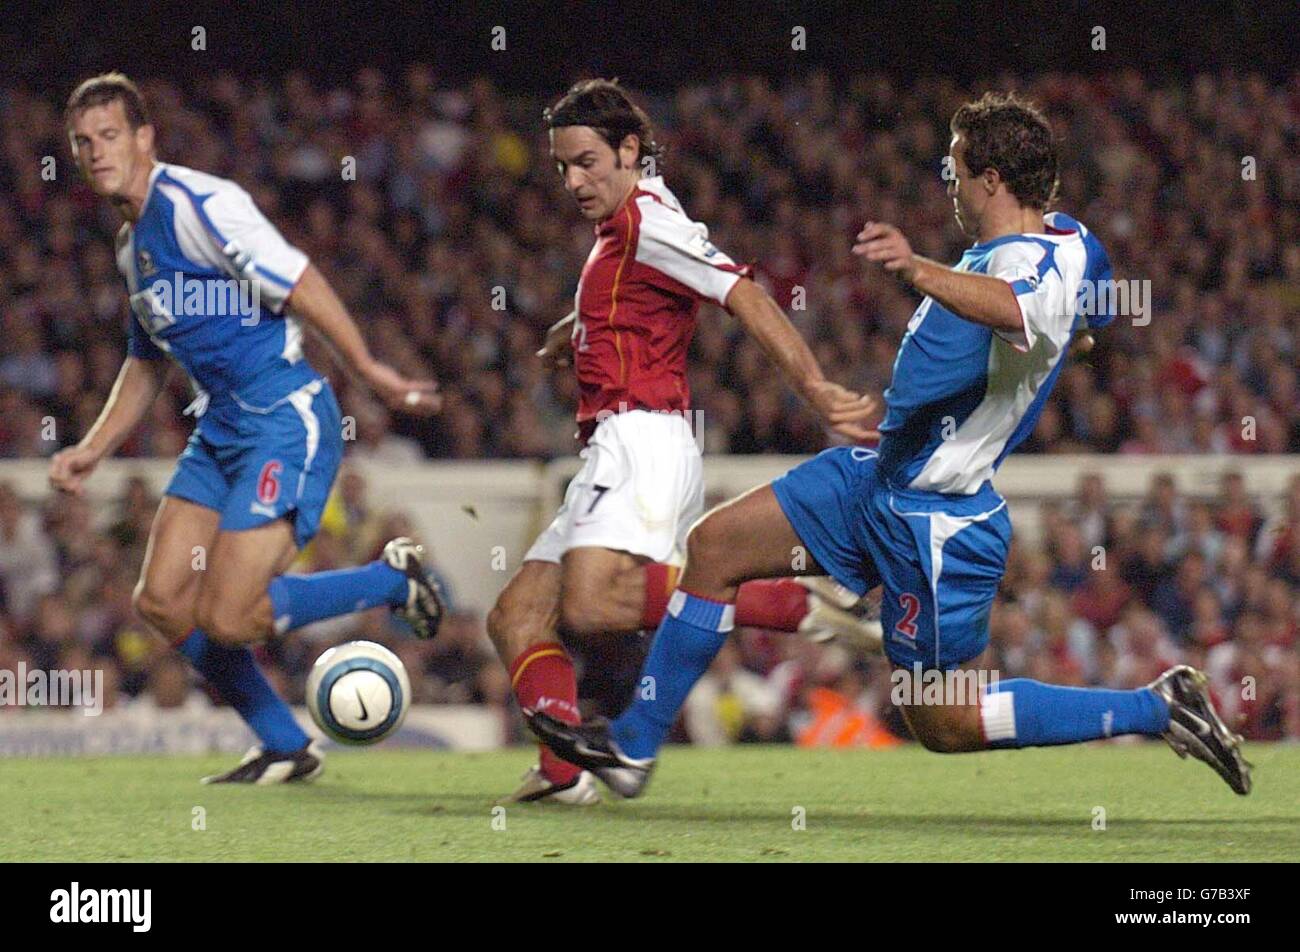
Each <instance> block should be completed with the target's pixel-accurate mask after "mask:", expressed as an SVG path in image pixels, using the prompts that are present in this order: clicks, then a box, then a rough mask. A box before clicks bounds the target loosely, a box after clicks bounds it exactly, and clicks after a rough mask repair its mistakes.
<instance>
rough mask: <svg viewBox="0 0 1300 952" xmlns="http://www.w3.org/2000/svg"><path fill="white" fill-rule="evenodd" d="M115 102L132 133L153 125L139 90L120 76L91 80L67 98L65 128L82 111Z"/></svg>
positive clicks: (104, 74) (108, 74) (112, 74)
mask: <svg viewBox="0 0 1300 952" xmlns="http://www.w3.org/2000/svg"><path fill="white" fill-rule="evenodd" d="M114 101H120V102H121V103H122V108H123V109H124V110H125V111H126V121H127V122H128V123H130V125H131V131H133V132H134V131H135V130H136V129H139V128H140V127H141V126H147V125H150V122H149V110H148V109H146V108H145V105H144V97H143V96H141V95H140V89H139V87H138V86H136V84H135V83H133V82H131V80H129V79H127V78H126V76H125V75H123V74H122V73H118V72H112V73H101V74H100V75H98V76H92V77H90V79H87V80H85V81H83V82H82V83H81V84H80V85H79V86H78V87H77V88H76V89H74V90H73V91H72V95H71V96H69V97H68V105H67V108H66V109H64V110H63V122H64V125H66V126H69V127H70V126H71V125H72V120H73V118H74V117H75V116H76V115H77V113H79V112H81V111H82V110H85V109H91V108H93V107H95V106H105V105H107V104H108V103H111V102H114Z"/></svg>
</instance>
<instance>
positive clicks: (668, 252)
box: [488, 79, 876, 804]
mask: <svg viewBox="0 0 1300 952" xmlns="http://www.w3.org/2000/svg"><path fill="white" fill-rule="evenodd" d="M545 120H546V122H547V125H548V126H549V130H550V138H551V154H552V156H553V157H554V159H555V163H556V167H557V168H558V170H559V173H560V175H561V176H562V177H563V179H564V187H565V189H566V190H567V191H568V192H569V194H570V195H572V196H573V198H574V200H575V201H576V202H577V203H578V207H579V209H580V210H581V211H582V214H583V215H584V216H585V217H586V218H587V219H588V220H590V221H592V222H594V223H595V234H596V241H595V244H594V245H593V246H592V249H591V253H590V255H589V256H588V258H587V262H586V264H585V265H584V267H583V269H582V276H581V279H580V281H579V284H578V291H577V295H576V302H575V303H576V307H575V309H574V311H573V313H572V314H570V315H569V316H568V317H567V318H565V319H564V320H563V321H560V322H559V323H558V324H556V325H555V326H554V327H553V328H551V331H550V332H549V333H548V335H547V342H546V345H545V346H544V347H543V349H542V351H541V355H542V356H543V357H551V358H555V359H559V360H566V359H571V360H572V362H573V364H574V367H575V370H576V372H577V376H578V385H579V390H580V402H579V407H578V427H579V438H580V439H581V441H582V443H583V445H584V448H583V450H582V451H581V454H580V455H581V456H582V458H583V460H584V461H585V462H584V465H583V467H582V470H581V471H580V472H579V473H578V475H577V476H576V477H575V478H574V479H573V481H572V482H571V483H570V484H569V487H568V490H567V491H566V493H565V497H564V502H563V505H562V506H561V507H560V510H559V512H558V513H557V515H556V517H555V520H554V521H553V522H552V523H551V525H550V527H549V528H547V529H546V530H545V531H544V532H543V533H542V534H541V536H540V537H539V538H538V539H537V541H536V542H535V543H534V545H533V546H532V548H531V549H529V551H528V553H527V554H526V555H525V557H524V563H523V565H522V566H521V567H520V569H519V571H518V572H517V573H516V574H515V576H514V577H513V578H512V579H511V581H510V583H509V584H508V585H507V586H506V588H505V590H504V591H502V593H501V595H500V597H499V598H498V599H497V603H496V605H495V606H494V607H493V609H492V611H491V613H490V615H489V616H488V632H489V634H490V635H491V637H492V640H493V642H494V644H495V645H496V648H497V651H498V652H499V653H500V655H501V659H502V661H503V662H504V663H505V664H506V666H507V667H508V669H509V672H510V676H511V685H512V688H513V690H514V692H515V696H516V698H517V700H518V701H519V704H520V707H521V708H525V709H529V710H537V711H545V712H547V713H549V714H551V715H552V716H553V717H556V718H559V719H561V720H565V721H568V722H570V723H577V722H578V720H579V714H578V707H577V687H576V683H575V678H574V668H573V662H572V660H571V659H570V657H569V654H568V652H567V651H566V649H565V648H564V646H563V645H562V644H561V643H560V642H559V640H558V632H559V631H560V630H561V629H563V630H564V631H565V632H566V634H567V635H568V636H569V637H570V638H571V639H575V640H576V641H577V642H579V643H583V642H590V643H594V644H597V645H599V644H601V643H602V642H604V643H608V639H609V638H610V637H611V636H612V635H613V636H617V635H624V634H626V633H629V632H636V631H638V630H640V629H643V628H645V629H653V628H654V627H656V626H657V625H658V623H659V621H660V619H661V618H662V617H663V615H664V612H665V611H666V609H667V606H668V599H669V596H670V594H671V593H672V591H673V589H674V587H675V584H676V574H677V570H676V567H675V566H673V565H670V564H668V560H669V559H671V558H673V556H674V554H675V553H678V552H680V551H684V549H683V548H682V543H683V541H684V539H685V536H686V532H687V530H688V529H689V528H690V526H691V524H692V523H693V522H694V521H695V520H696V519H697V518H698V517H699V516H700V515H701V514H702V511H703V504H704V487H703V479H702V474H701V459H700V450H699V447H698V446H697V444H696V442H695V439H694V436H693V432H692V428H691V426H690V423H689V422H688V419H687V415H688V414H689V412H690V393H689V388H688V386H687V381H686V354H687V349H688V347H689V345H690V341H691V336H692V334H693V333H694V329H695V317H696V312H697V311H698V310H699V306H700V303H701V302H702V301H704V300H710V301H714V302H716V303H718V304H720V305H722V306H723V307H725V308H726V309H727V310H728V311H729V312H730V313H731V314H732V315H733V316H735V317H736V319H737V320H739V321H740V323H741V324H742V325H743V326H744V328H745V330H746V331H747V332H748V333H750V334H751V335H753V337H754V338H755V339H756V340H757V341H758V342H759V344H760V345H761V346H762V347H763V349H764V351H765V352H766V353H767V355H768V356H769V357H770V358H771V360H772V361H773V362H774V363H775V364H776V365H777V366H778V367H779V368H780V370H781V372H782V373H783V374H784V375H785V377H786V379H787V380H788V381H789V382H790V384H791V386H793V387H794V389H795V390H796V391H797V392H798V393H799V394H800V396H802V397H803V398H804V399H805V400H807V401H808V402H809V403H810V404H811V405H812V406H813V407H814V409H816V410H817V412H818V413H819V414H821V415H822V417H824V418H825V419H826V421H827V422H828V423H829V424H830V425H831V426H832V427H833V428H834V430H835V431H836V432H837V433H839V434H840V435H842V436H844V437H846V438H848V439H850V440H862V439H867V438H870V437H872V436H874V435H875V434H874V432H873V431H871V430H869V429H868V427H867V425H866V423H865V421H866V420H867V419H868V418H869V417H870V416H872V415H873V414H874V413H875V412H876V404H875V402H874V401H873V400H871V399H870V398H867V397H862V396H859V395H858V394H856V393H852V392H850V391H848V390H846V389H845V388H843V387H841V386H839V385H838V384H835V383H832V382H830V381H828V380H826V379H825V378H824V377H823V375H822V371H821V368H820V367H819V366H818V364H817V361H816V359H815V358H814V357H813V354H812V352H811V351H810V350H809V348H808V345H807V344H806V343H805V342H804V340H803V339H802V338H801V337H800V336H799V334H798V332H797V331H796V330H795V328H794V327H793V325H791V323H790V321H789V319H788V318H787V317H786V315H785V313H784V312H783V311H782V310H781V308H780V307H779V306H778V305H777V304H776V302H775V301H773V300H772V298H771V296H770V295H768V294H767V292H766V291H764V290H763V289H762V288H760V287H759V286H758V285H757V284H756V283H754V281H752V280H751V279H750V278H749V276H748V275H749V269H748V268H746V267H741V266H739V265H737V264H735V263H734V262H733V261H732V260H731V259H730V258H729V257H727V255H725V254H723V253H722V252H721V251H720V250H718V249H717V248H716V247H714V245H713V244H712V243H710V241H709V233H708V228H707V227H705V226H704V225H703V224H700V223H698V222H695V221H692V220H691V219H690V218H689V217H687V215H686V214H685V212H684V211H683V210H682V207H681V205H680V204H679V203H678V201H677V199H676V197H674V195H673V193H672V192H671V191H669V189H668V187H667V186H666V185H665V184H664V181H663V178H662V177H660V176H657V175H646V174H644V172H646V171H649V169H647V168H646V166H648V165H649V164H650V163H649V162H647V160H648V159H653V158H655V157H656V156H657V154H658V151H659V149H658V146H657V145H656V143H655V141H654V134H653V130H652V128H651V125H650V122H649V119H648V118H647V117H646V114H645V113H644V112H643V111H642V110H641V109H640V108H639V107H638V106H637V105H636V104H634V103H633V102H632V100H631V99H630V98H629V97H628V95H627V93H626V92H624V90H623V89H622V88H621V87H619V86H618V85H617V84H616V83H614V82H610V81H608V80H602V79H594V80H587V81H584V82H580V83H578V84H577V85H575V86H574V87H573V88H572V89H570V90H569V91H568V93H567V94H566V95H565V96H564V97H563V98H561V99H560V100H559V102H557V103H556V104H555V105H554V106H553V107H552V108H551V109H549V110H547V111H546V114H545ZM794 557H795V553H792V558H794ZM810 603H812V604H813V605H814V606H816V607H815V609H814V610H815V612H817V613H820V614H823V615H824V616H825V615H831V616H834V618H835V621H832V622H831V623H830V625H831V627H836V626H837V625H839V626H841V627H840V631H841V633H842V634H847V635H848V636H849V637H854V636H855V635H857V636H862V637H859V638H858V639H857V640H859V641H860V642H861V641H862V640H864V639H870V637H871V632H872V629H871V626H870V625H867V626H866V629H865V630H866V634H865V635H863V631H862V630H859V631H857V632H854V631H851V630H850V631H847V632H845V631H844V630H843V628H844V627H848V628H850V629H851V628H852V627H853V625H854V624H855V623H856V624H857V625H859V627H860V628H861V626H862V623H861V622H857V620H856V619H853V618H852V616H848V615H847V614H846V613H844V612H842V611H841V612H839V613H838V615H836V614H835V613H836V612H837V609H836V608H835V607H834V606H832V605H829V604H827V605H819V604H818V603H817V596H814V595H810V592H809V589H808V588H805V587H804V586H802V585H801V584H800V583H799V582H796V581H793V580H789V579H779V580H771V581H756V582H751V583H748V584H747V585H746V586H744V587H743V588H742V589H741V593H740V597H739V601H738V604H737V608H736V622H737V623H738V624H741V625H754V626H759V627H767V628H776V629H783V630H808V628H807V622H808V621H809V618H808V616H809V614H810ZM846 619H847V625H845V622H846ZM801 626H803V627H802V628H801ZM544 798H545V799H550V800H553V801H557V802H561V803H571V804H583V803H589V802H593V801H594V800H595V799H596V792H595V784H594V783H593V781H592V778H591V777H590V776H589V775H587V774H584V773H582V772H581V771H579V769H578V768H577V767H574V766H573V765H571V764H568V763H565V762H564V761H562V760H559V759H558V758H557V757H555V755H554V754H552V753H551V752H550V751H549V750H546V749H545V748H543V749H542V757H541V762H540V764H539V765H538V766H537V767H535V768H532V769H530V770H529V771H528V772H527V773H526V774H525V776H524V784H523V786H522V787H521V788H520V790H518V791H517V792H516V793H515V794H514V795H513V796H512V797H511V798H510V799H512V800H539V799H544Z"/></svg>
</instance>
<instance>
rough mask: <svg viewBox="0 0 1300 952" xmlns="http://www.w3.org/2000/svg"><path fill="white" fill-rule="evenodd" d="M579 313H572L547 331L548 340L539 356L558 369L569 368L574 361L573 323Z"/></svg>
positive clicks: (543, 344)
mask: <svg viewBox="0 0 1300 952" xmlns="http://www.w3.org/2000/svg"><path fill="white" fill-rule="evenodd" d="M577 317H578V312H577V311H570V312H569V313H568V315H566V316H565V317H562V318H560V319H559V320H558V321H556V322H555V323H554V324H552V325H551V326H550V327H549V328H547V330H546V340H545V341H544V342H543V343H542V349H541V350H539V351H538V352H537V356H538V357H540V358H542V360H545V361H547V362H549V363H552V364H555V366H557V367H567V366H569V363H570V362H571V361H572V360H573V322H574V321H575V320H577Z"/></svg>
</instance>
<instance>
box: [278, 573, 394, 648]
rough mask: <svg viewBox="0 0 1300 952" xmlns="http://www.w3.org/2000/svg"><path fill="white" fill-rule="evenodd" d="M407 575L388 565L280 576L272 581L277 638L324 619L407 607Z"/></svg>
mask: <svg viewBox="0 0 1300 952" xmlns="http://www.w3.org/2000/svg"><path fill="white" fill-rule="evenodd" d="M406 581H407V579H406V575H405V574H404V573H402V572H399V571H397V569H395V568H393V567H392V566H391V565H389V564H388V563H387V562H381V561H376V562H371V563H370V564H369V565H359V566H357V567H356V568H351V569H335V570H334V571H332V572H313V573H312V574H310V575H277V576H276V577H275V578H273V579H271V584H270V586H269V587H268V588H267V594H269V595H270V596H271V613H272V617H274V618H275V632H276V634H278V635H282V634H284V633H285V632H286V631H292V630H293V629H294V628H300V627H302V626H303V625H309V624H311V623H312V622H314V621H320V620H321V619H323V618H333V617H334V616H336V615H347V614H349V613H350V612H360V611H365V610H366V609H368V608H378V607H379V606H380V605H392V606H394V607H396V606H398V605H405V604H406V589H407V586H406Z"/></svg>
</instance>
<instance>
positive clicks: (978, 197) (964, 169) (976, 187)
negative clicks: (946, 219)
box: [948, 133, 988, 238]
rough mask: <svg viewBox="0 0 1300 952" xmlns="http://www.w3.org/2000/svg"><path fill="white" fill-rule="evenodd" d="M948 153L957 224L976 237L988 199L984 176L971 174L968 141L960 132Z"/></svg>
mask: <svg viewBox="0 0 1300 952" xmlns="http://www.w3.org/2000/svg"><path fill="white" fill-rule="evenodd" d="M948 155H949V156H951V158H952V163H951V165H952V178H950V179H949V180H948V195H949V196H950V197H951V198H952V205H953V211H954V213H955V214H956V216H957V224H958V225H959V226H960V227H961V230H962V231H963V232H964V233H965V234H966V235H968V236H970V237H972V238H974V237H975V236H977V235H978V234H979V228H980V218H981V217H982V216H983V213H984V204H985V202H987V201H988V195H987V194H986V192H985V190H984V187H983V184H984V177H983V176H981V175H972V174H971V170H970V166H968V165H967V164H966V143H965V141H964V140H963V139H962V137H961V134H960V133H958V134H957V135H955V136H953V137H952V142H951V143H950V144H949V146H948Z"/></svg>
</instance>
